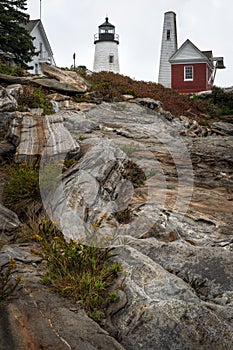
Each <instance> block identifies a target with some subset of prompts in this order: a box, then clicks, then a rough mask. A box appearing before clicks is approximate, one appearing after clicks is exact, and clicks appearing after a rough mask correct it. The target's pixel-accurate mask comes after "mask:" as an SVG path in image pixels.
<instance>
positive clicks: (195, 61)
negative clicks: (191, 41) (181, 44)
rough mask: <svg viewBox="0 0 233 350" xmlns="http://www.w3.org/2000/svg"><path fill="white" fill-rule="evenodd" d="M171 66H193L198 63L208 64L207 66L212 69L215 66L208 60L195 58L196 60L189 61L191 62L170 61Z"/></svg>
mask: <svg viewBox="0 0 233 350" xmlns="http://www.w3.org/2000/svg"><path fill="white" fill-rule="evenodd" d="M169 62H170V63H171V64H189V65H191V64H197V63H206V64H208V65H209V67H210V68H211V69H213V65H212V64H211V62H210V61H208V59H207V60H201V59H198V58H196V59H195V58H194V59H189V60H185V59H183V60H181V59H180V60H177V61H169Z"/></svg>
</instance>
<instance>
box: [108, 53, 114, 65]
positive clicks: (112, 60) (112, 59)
mask: <svg viewBox="0 0 233 350" xmlns="http://www.w3.org/2000/svg"><path fill="white" fill-rule="evenodd" d="M109 63H114V56H113V55H110V56H109Z"/></svg>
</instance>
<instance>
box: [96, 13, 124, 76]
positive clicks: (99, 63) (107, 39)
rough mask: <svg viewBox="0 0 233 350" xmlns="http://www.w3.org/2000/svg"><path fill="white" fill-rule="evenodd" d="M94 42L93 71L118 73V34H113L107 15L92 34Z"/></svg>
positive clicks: (113, 27)
mask: <svg viewBox="0 0 233 350" xmlns="http://www.w3.org/2000/svg"><path fill="white" fill-rule="evenodd" d="M94 43H95V58H94V67H93V71H94V72H101V71H108V72H114V73H119V58H118V45H119V35H118V34H115V26H114V25H112V24H111V23H109V22H108V17H106V18H105V22H104V23H103V24H101V25H100V26H99V32H98V33H97V34H95V36H94Z"/></svg>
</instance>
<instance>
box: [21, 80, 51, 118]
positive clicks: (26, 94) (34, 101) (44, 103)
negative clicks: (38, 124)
mask: <svg viewBox="0 0 233 350" xmlns="http://www.w3.org/2000/svg"><path fill="white" fill-rule="evenodd" d="M18 104H19V110H25V109H27V108H42V109H43V114H44V115H48V114H53V113H55V112H54V110H53V107H52V105H51V103H50V101H49V100H48V98H47V91H46V90H44V89H43V88H42V87H41V86H40V87H38V88H34V87H32V86H24V87H23V93H22V94H20V96H19V99H18Z"/></svg>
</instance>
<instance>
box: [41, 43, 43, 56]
mask: <svg viewBox="0 0 233 350" xmlns="http://www.w3.org/2000/svg"><path fill="white" fill-rule="evenodd" d="M42 56H43V44H42V43H40V57H42Z"/></svg>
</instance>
